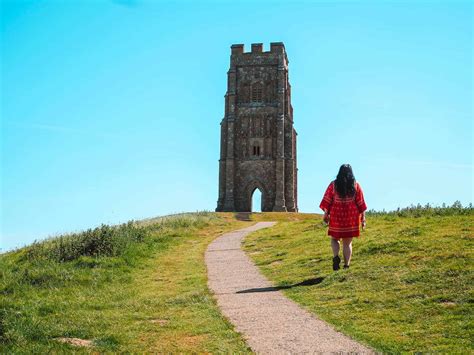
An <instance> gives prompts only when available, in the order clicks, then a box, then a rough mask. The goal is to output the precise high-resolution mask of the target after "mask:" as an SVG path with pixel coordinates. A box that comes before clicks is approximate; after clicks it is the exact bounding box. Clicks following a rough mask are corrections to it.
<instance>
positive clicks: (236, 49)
mask: <svg viewBox="0 0 474 355" xmlns="http://www.w3.org/2000/svg"><path fill="white" fill-rule="evenodd" d="M220 150H221V154H220V160H219V200H218V202H217V208H216V211H236V212H245V211H252V195H253V193H254V191H255V190H256V189H259V190H260V191H261V193H262V211H264V212H268V211H279V212H286V211H288V212H297V211H298V203H297V168H296V131H295V129H294V128H293V107H292V106H291V86H290V83H289V81H288V58H287V56H286V51H285V46H284V44H283V43H281V42H278V43H271V44H270V51H267V52H264V51H263V46H262V44H261V43H255V44H252V51H251V52H244V45H243V44H234V45H232V47H231V56H230V68H229V71H228V72H227V93H226V94H225V116H224V118H223V119H222V122H221V148H220Z"/></svg>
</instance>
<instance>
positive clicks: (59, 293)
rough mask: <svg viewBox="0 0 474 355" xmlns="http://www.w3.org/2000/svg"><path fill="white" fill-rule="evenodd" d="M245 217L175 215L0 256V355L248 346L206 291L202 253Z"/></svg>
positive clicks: (220, 349)
mask: <svg viewBox="0 0 474 355" xmlns="http://www.w3.org/2000/svg"><path fill="white" fill-rule="evenodd" d="M249 223H250V222H241V221H236V220H234V219H233V218H232V215H231V214H220V215H219V216H217V215H216V214H210V213H209V214H199V215H189V216H180V217H175V218H168V219H165V220H150V221H146V223H142V225H141V226H133V225H125V226H121V227H118V228H111V227H105V226H104V227H101V228H98V229H97V230H95V231H87V232H84V233H80V234H77V235H74V236H65V237H63V238H59V239H58V238H56V239H52V240H50V241H46V242H43V243H39V244H35V245H32V246H30V247H27V248H23V249H20V250H18V251H15V252H11V253H7V254H4V255H0V270H1V273H0V353H18V352H21V353H25V352H26V353H31V352H34V353H45V352H51V351H52V352H58V351H59V352H63V351H67V350H72V349H74V350H76V351H83V352H91V351H92V352H96V351H100V352H103V351H118V352H177V351H185V352H203V351H213V352H246V351H248V347H247V345H246V344H245V342H244V341H243V340H242V339H241V337H240V335H239V334H237V333H236V332H235V331H234V330H233V328H232V326H231V325H230V324H229V323H228V322H227V321H226V320H225V319H224V318H223V317H222V315H221V314H220V312H219V310H218V308H217V306H216V304H215V302H214V300H213V298H212V296H211V295H210V293H209V291H208V289H207V279H206V269H205V265H204V251H205V249H206V247H207V245H208V244H209V242H210V241H211V240H212V239H214V238H215V237H216V236H217V235H219V234H221V233H223V232H225V231H228V230H232V229H237V228H241V227H244V226H245V225H248V224H249ZM62 337H66V338H80V339H85V340H91V341H92V346H90V347H80V348H77V347H73V346H72V345H69V344H63V343H60V342H58V341H57V338H62Z"/></svg>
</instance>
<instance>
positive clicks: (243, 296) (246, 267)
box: [205, 222, 373, 353]
mask: <svg viewBox="0 0 474 355" xmlns="http://www.w3.org/2000/svg"><path fill="white" fill-rule="evenodd" d="M274 224H275V222H259V223H257V224H255V225H253V226H251V227H248V228H244V229H240V230H236V231H233V232H230V233H226V234H224V235H222V236H220V237H219V238H217V239H215V240H214V241H213V242H212V243H211V244H210V245H209V247H208V248H207V251H206V256H205V258H206V265H207V270H208V277H209V281H208V283H209V288H210V289H211V291H212V292H214V294H215V297H216V298H217V302H218V305H219V307H220V309H221V311H222V313H223V314H224V315H225V316H226V317H227V318H228V319H229V320H230V321H231V322H232V323H233V324H234V326H235V328H236V330H237V331H238V332H239V333H241V334H242V335H243V337H244V338H245V339H246V341H247V343H248V345H249V346H250V347H251V348H252V350H253V351H255V352H257V353H307V352H309V353H314V352H324V353H333V352H338V353H373V350H371V349H369V348H367V347H365V346H363V345H361V344H359V343H357V342H356V341H354V340H352V339H350V338H349V337H347V336H345V335H343V334H341V333H339V332H337V331H335V330H334V329H333V328H331V327H330V326H329V325H328V324H327V323H325V322H323V321H322V320H320V319H318V318H317V317H316V316H314V315H312V314H310V313H309V312H308V311H306V310H304V309H302V308H301V307H300V306H298V305H297V304H296V303H295V302H293V301H291V300H289V299H288V298H286V297H285V296H284V295H283V294H282V293H281V292H280V291H278V289H277V288H275V287H273V285H272V284H271V283H270V281H268V280H267V279H266V278H265V277H264V276H263V275H262V274H261V273H260V272H259V270H258V269H257V267H256V266H255V264H254V263H253V262H252V261H251V260H250V259H249V257H248V256H247V255H246V254H245V253H244V252H243V250H242V249H241V242H242V240H243V238H244V237H245V236H246V235H247V234H249V233H251V232H254V231H256V230H259V229H262V228H268V227H271V226H273V225H274Z"/></svg>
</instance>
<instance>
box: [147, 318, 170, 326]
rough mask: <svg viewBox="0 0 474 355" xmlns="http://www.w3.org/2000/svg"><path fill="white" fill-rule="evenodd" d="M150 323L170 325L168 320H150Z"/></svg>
mask: <svg viewBox="0 0 474 355" xmlns="http://www.w3.org/2000/svg"><path fill="white" fill-rule="evenodd" d="M150 322H151V323H154V324H158V325H161V326H163V325H166V324H168V321H167V320H166V319H152V320H150Z"/></svg>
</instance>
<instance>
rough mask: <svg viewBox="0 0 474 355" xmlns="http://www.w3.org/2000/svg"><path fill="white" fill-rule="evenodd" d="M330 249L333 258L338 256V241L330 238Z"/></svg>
mask: <svg viewBox="0 0 474 355" xmlns="http://www.w3.org/2000/svg"><path fill="white" fill-rule="evenodd" d="M331 248H332V253H333V254H334V256H338V255H339V240H336V239H333V238H331Z"/></svg>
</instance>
